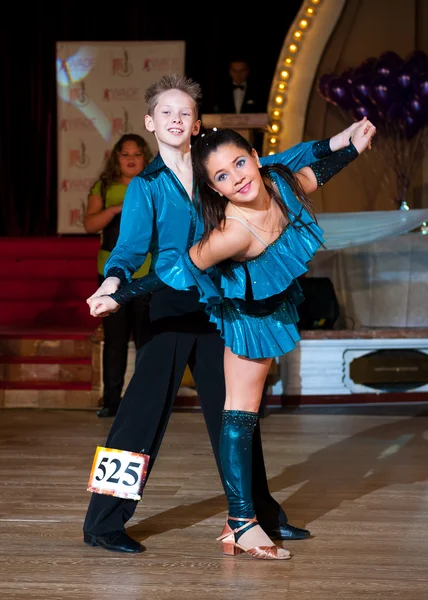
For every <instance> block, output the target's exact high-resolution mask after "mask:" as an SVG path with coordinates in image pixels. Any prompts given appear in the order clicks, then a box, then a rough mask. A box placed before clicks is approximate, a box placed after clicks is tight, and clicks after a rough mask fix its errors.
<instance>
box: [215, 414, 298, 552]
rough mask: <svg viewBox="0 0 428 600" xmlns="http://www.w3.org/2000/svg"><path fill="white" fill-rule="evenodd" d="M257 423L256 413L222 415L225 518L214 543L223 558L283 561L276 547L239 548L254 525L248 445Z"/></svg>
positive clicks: (221, 446)
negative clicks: (217, 543) (219, 545)
mask: <svg viewBox="0 0 428 600" xmlns="http://www.w3.org/2000/svg"><path fill="white" fill-rule="evenodd" d="M257 421H258V413H254V412H249V411H243V410H224V411H223V423H222V429H221V433H220V460H221V465H222V470H223V477H224V481H225V488H226V496H227V502H228V513H229V514H228V517H227V521H226V525H225V526H224V528H223V531H222V533H221V535H220V537H218V538H217V539H218V540H221V542H222V544H223V552H224V553H225V554H240V553H241V552H246V553H247V554H250V555H251V556H254V557H255V558H264V559H279V558H283V557H282V556H279V555H278V548H277V547H276V546H263V547H261V546H260V547H256V548H250V549H246V548H243V547H242V546H240V545H239V538H240V537H241V535H242V534H243V533H245V532H246V531H248V529H250V528H251V527H254V526H255V525H257V519H256V515H255V512H254V505H253V498H252V441H253V432H254V428H255V427H256V425H257ZM284 558H285V557H284ZM287 558H288V557H287Z"/></svg>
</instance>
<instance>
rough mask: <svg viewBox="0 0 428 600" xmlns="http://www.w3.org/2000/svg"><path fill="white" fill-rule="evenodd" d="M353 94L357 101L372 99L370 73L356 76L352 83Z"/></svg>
mask: <svg viewBox="0 0 428 600" xmlns="http://www.w3.org/2000/svg"><path fill="white" fill-rule="evenodd" d="M351 92H352V96H353V97H354V99H355V100H356V101H357V102H365V101H367V100H369V99H370V93H371V85H370V79H369V77H368V75H359V76H358V77H355V78H354V80H353V82H352V84H351Z"/></svg>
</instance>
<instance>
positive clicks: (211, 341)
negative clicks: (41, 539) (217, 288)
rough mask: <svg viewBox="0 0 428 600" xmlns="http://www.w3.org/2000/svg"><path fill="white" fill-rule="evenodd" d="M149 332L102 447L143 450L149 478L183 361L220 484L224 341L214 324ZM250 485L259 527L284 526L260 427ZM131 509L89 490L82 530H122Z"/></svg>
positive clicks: (125, 503)
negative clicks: (273, 493)
mask: <svg viewBox="0 0 428 600" xmlns="http://www.w3.org/2000/svg"><path fill="white" fill-rule="evenodd" d="M186 316H187V315H186ZM197 316H200V315H197ZM173 320H174V319H173ZM190 322H192V320H191V319H190ZM193 322H194V321H193ZM184 329H185V328H184ZM190 329H191V328H190ZM202 329H203V328H202ZM205 330H206V328H205ZM153 332H154V333H153V334H152V337H151V339H150V340H149V341H147V342H146V343H145V344H144V345H143V346H142V347H141V348H140V349H139V350H138V352H137V359H136V363H135V372H134V375H133V376H132V378H131V381H130V382H129V384H128V387H127V389H126V392H125V394H124V396H123V398H122V401H121V403H120V406H119V411H118V413H117V415H116V418H115V420H114V422H113V425H112V428H111V430H110V433H109V435H108V438H107V441H106V444H105V445H106V446H107V447H110V448H116V449H119V450H128V451H131V452H143V453H145V454H148V455H149V456H150V462H149V467H148V474H147V478H148V477H149V475H150V471H151V469H152V467H153V464H154V462H155V460H156V455H157V453H158V450H159V447H160V445H161V442H162V439H163V436H164V433H165V430H166V426H167V424H168V420H169V417H170V415H171V411H172V408H173V404H174V400H175V398H176V395H177V392H178V389H179V387H180V384H181V380H182V377H183V374H184V370H185V368H186V364H188V365H189V368H190V370H191V373H192V376H193V379H194V381H195V386H196V389H197V392H198V397H199V400H200V404H201V408H202V412H203V416H204V419H205V423H206V427H207V430H208V434H209V437H210V441H211V444H212V448H213V452H214V456H215V459H216V462H217V467H218V470H219V473H220V478H221V480H222V483H223V486H224V480H223V475H222V472H221V463H220V455H219V444H220V431H221V427H222V411H223V408H224V401H225V382H224V370H223V358H224V343H223V340H222V338H221V337H220V335H219V333H218V332H217V331H216V330H214V326H213V328H210V329H209V330H206V331H205V332H204V333H198V331H197V328H196V331H189V332H187V331H185V330H180V331H169V330H166V331H162V330H160V331H158V332H156V330H155V329H153ZM146 485H147V480H146ZM252 487H253V501H254V508H255V511H256V515H257V518H258V520H259V523H260V525H261V526H262V527H263V528H264V529H265V530H267V531H269V530H271V529H274V528H276V527H278V525H280V524H285V523H286V522H287V517H286V515H285V513H284V511H283V510H282V508H281V506H280V505H279V504H278V503H277V502H276V500H275V499H274V498H273V497H272V496H271V495H270V492H269V488H268V483H267V476H266V470H265V464H264V459H263V451H262V443H261V435H260V428H259V425H257V427H256V429H255V432H254V436H253V485H252ZM136 507H137V501H135V500H128V499H122V498H116V497H114V496H108V495H104V494H96V493H93V494H92V496H91V499H90V502H89V507H88V510H87V513H86V518H85V522H84V525H83V529H84V531H85V532H87V533H92V534H95V535H102V534H105V533H108V532H111V531H117V530H123V529H124V526H125V524H126V523H127V521H129V519H130V518H131V517H132V516H133V514H134V511H135V509H136Z"/></svg>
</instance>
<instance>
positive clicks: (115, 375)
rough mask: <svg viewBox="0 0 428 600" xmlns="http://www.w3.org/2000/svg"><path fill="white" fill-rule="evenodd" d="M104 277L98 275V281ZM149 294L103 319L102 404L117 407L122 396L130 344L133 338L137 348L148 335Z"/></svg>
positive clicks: (107, 406) (101, 280)
mask: <svg viewBox="0 0 428 600" xmlns="http://www.w3.org/2000/svg"><path fill="white" fill-rule="evenodd" d="M103 281H104V277H102V276H101V275H99V276H98V283H99V285H101V284H102V282H103ZM149 301H150V295H145V296H138V297H137V298H135V300H131V302H128V303H127V304H124V305H123V306H121V307H120V309H119V310H118V311H117V312H116V313H112V314H111V315H110V316H108V317H105V318H104V319H103V321H102V326H103V333H104V346H103V356H102V362H103V406H104V407H105V408H111V409H112V410H116V409H117V407H118V406H119V403H120V399H121V397H122V389H123V384H124V381H125V373H126V366H127V362H128V344H129V341H130V340H131V339H132V340H133V341H134V343H135V347H136V349H137V350H138V348H140V347H141V346H142V345H143V344H144V343H145V342H146V341H147V339H148V338H149V335H150V334H149V330H150V318H149Z"/></svg>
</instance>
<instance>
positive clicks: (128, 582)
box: [0, 407, 428, 600]
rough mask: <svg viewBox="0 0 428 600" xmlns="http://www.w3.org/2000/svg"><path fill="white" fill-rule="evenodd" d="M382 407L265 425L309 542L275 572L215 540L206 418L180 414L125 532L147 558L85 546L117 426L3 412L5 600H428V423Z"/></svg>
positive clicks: (0, 501)
mask: <svg viewBox="0 0 428 600" xmlns="http://www.w3.org/2000/svg"><path fill="white" fill-rule="evenodd" d="M379 411H382V412H380V414H379V415H374V414H371V415H368V414H365V415H363V414H341V413H340V411H338V410H336V411H335V412H334V414H328V411H327V410H324V411H321V410H317V411H316V412H314V413H313V414H310V410H307V411H306V412H302V411H301V412H298V411H297V412H296V413H294V414H284V413H280V414H270V415H268V416H267V417H266V418H265V419H263V420H262V432H263V439H264V449H265V458H266V463H267V468H268V473H269V479H270V487H271V490H272V492H273V494H274V496H275V497H276V498H277V499H278V500H279V501H280V502H281V503H282V504H283V505H284V507H285V508H286V511H287V513H288V515H289V518H290V521H291V522H293V523H294V524H297V525H300V526H308V527H309V528H310V529H311V531H312V534H313V537H312V539H309V540H305V541H300V542H292V543H288V544H285V547H288V548H289V549H290V550H291V551H292V553H293V558H292V560H291V561H285V562H283V561H281V562H280V561H278V562H274V561H272V562H266V561H260V560H255V559H251V558H249V557H235V558H227V557H224V556H222V554H221V549H220V546H219V544H218V542H216V541H215V537H216V536H217V535H218V534H219V532H220V530H221V527H222V525H223V520H224V517H225V510H226V503H225V500H224V496H223V493H222V488H221V486H220V482H219V478H218V475H217V470H216V467H215V464H214V459H213V457H212V454H211V448H210V445H209V443H208V439H207V435H206V431H205V426H204V422H203V418H202V416H201V414H200V413H199V412H197V413H192V412H190V413H182V412H175V413H173V416H172V419H171V423H170V426H169V428H168V431H167V435H166V437H165V440H164V444H163V446H162V450H161V453H160V455H159V457H158V460H157V463H156V466H155V469H154V471H153V473H152V475H151V478H150V480H149V482H148V484H147V487H146V491H145V494H144V500H143V502H142V503H141V504H140V505H139V506H138V508H137V511H136V515H135V517H134V518H133V520H132V521H131V522H130V527H129V532H130V534H131V535H132V536H134V537H135V538H136V539H138V540H141V541H142V542H143V544H144V545H145V547H146V551H145V552H144V553H143V554H139V555H132V556H126V555H121V554H114V553H109V552H106V551H105V550H102V549H100V548H89V547H87V546H85V545H84V544H83V542H82V522H83V519H84V515H85V511H86V507H87V503H88V500H89V493H88V492H87V491H86V485H87V481H88V475H89V469H90V465H91V462H92V458H93V452H94V450H95V447H96V445H97V444H103V443H104V441H105V436H106V434H107V431H108V429H109V426H110V424H111V421H109V420H108V421H107V420H99V419H98V418H97V417H96V416H95V413H93V412H90V411H70V410H68V411H48V410H45V411H43V410H38V409H36V410H31V409H30V410H21V409H17V410H2V411H0V421H1V423H0V597H1V599H2V600H6V599H14V600H24V599H29V598H37V599H43V600H48V599H49V600H51V599H63V598H64V599H73V600H79V599H84V600H98V599H100V600H101V599H110V598H111V599H113V598H114V599H130V600H134V599H135V600H137V599H144V600H152V599H156V600H164V599H176V600H181V599H183V600H194V599H197V600H203V599H213V600H214V599H223V598H224V599H226V598H227V599H232V600H234V599H241V598H242V599H246V600H253V599H254V600H256V599H257V600H260V599H262V600H267V598H275V599H276V598H278V599H283V598H286V599H287V600H333V599H336V598H339V599H342V598H343V599H346V600H374V599H382V600H393V599H396V598H397V599H400V600H427V598H428V483H427V478H428V416H423V415H422V416H414V415H413V416H412V415H409V414H406V415H404V414H402V415H401V416H394V415H392V414H388V409H387V408H386V407H383V408H380V409H379ZM415 411H416V409H415ZM345 412H346V411H345ZM416 412H419V413H421V412H422V409H421V407H419V408H418V409H417V411H416ZM426 414H427V415H428V412H426Z"/></svg>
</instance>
